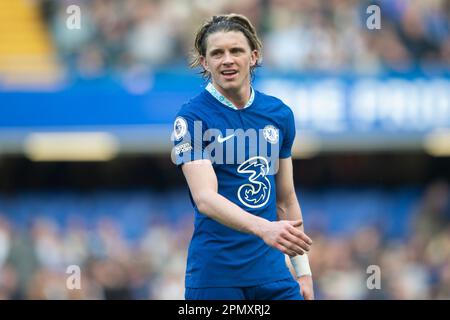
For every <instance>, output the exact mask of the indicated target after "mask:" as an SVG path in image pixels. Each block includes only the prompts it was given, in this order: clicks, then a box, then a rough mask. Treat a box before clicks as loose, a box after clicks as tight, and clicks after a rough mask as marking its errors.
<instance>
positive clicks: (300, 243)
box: [281, 233, 310, 252]
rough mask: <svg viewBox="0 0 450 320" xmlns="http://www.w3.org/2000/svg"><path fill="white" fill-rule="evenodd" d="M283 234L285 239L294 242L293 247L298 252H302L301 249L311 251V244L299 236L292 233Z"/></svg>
mask: <svg viewBox="0 0 450 320" xmlns="http://www.w3.org/2000/svg"><path fill="white" fill-rule="evenodd" d="M281 236H282V237H283V238H284V239H286V240H288V241H289V242H290V243H291V244H292V248H291V249H293V250H295V251H296V252H297V251H298V252H300V251H306V252H309V249H310V246H309V245H308V244H307V243H306V242H304V241H303V240H301V239H300V238H298V237H296V236H294V235H293V234H290V233H283V234H282V235H281Z"/></svg>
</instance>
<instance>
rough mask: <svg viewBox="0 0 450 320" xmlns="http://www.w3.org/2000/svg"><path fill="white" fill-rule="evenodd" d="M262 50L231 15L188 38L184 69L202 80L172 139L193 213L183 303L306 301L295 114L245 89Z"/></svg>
mask: <svg viewBox="0 0 450 320" xmlns="http://www.w3.org/2000/svg"><path fill="white" fill-rule="evenodd" d="M261 48H262V45H261V42H260V40H259V39H258V36H257V34H256V32H255V29H254V27H253V26H252V24H251V23H250V21H249V20H248V19H247V18H246V17H244V16H242V15H237V14H228V15H219V16H214V17H212V18H211V19H209V20H208V21H207V22H205V24H204V25H203V26H202V27H201V28H200V29H199V31H198V33H197V35H196V38H195V56H194V59H193V61H192V63H191V67H197V66H199V67H201V68H202V73H203V75H204V76H205V77H206V78H207V79H208V80H210V82H209V83H208V85H207V86H206V88H205V90H203V91H202V92H201V93H200V94H199V95H198V96H196V97H195V98H193V99H191V100H190V101H189V102H188V103H186V104H185V105H183V106H182V107H181V109H180V111H179V112H178V114H177V117H176V119H175V123H174V132H173V135H172V139H173V141H174V145H175V146H174V148H173V153H172V156H173V160H174V162H175V163H176V164H177V165H179V166H181V168H182V171H183V174H184V176H185V178H186V181H187V183H188V186H189V191H190V195H191V200H192V204H193V206H194V210H195V228H194V233H193V236H192V239H191V242H190V245H189V250H188V261H187V268H186V278H185V286H186V290H185V298H186V299H188V300H191V299H192V300H193V299H195V300H215V299H224V300H241V299H252V300H255V299H264V300H302V299H314V293H313V283H312V275H311V270H310V267H309V262H308V256H307V252H308V251H309V250H310V246H311V244H312V240H311V239H310V238H309V237H308V236H307V235H306V234H305V233H304V229H303V222H302V214H301V210H300V205H299V203H298V200H297V197H296V193H295V189H294V183H293V174H292V159H291V149H292V145H293V141H294V138H295V124H294V116H293V113H292V111H291V109H290V108H289V107H288V106H286V105H285V104H283V102H281V101H280V100H279V99H277V98H275V97H271V96H268V95H265V94H263V93H261V92H258V91H256V90H255V89H254V88H253V87H252V86H251V80H252V75H253V71H254V69H255V68H256V67H257V66H258V65H259V62H260V59H261ZM285 254H286V255H288V256H289V257H290V259H285V257H286V256H285ZM289 261H290V262H289ZM289 263H292V266H293V269H294V270H295V274H294V277H295V279H294V277H293V276H292V274H291V273H290V272H289V267H288V264H289Z"/></svg>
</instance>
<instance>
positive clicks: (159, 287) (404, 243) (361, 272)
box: [0, 182, 450, 299]
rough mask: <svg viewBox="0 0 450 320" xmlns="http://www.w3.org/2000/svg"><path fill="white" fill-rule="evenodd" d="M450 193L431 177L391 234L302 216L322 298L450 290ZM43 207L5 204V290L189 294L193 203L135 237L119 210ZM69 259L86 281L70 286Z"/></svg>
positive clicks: (20, 293) (11, 295)
mask: <svg viewBox="0 0 450 320" xmlns="http://www.w3.org/2000/svg"><path fill="white" fill-rule="evenodd" d="M449 199H450V190H449V185H448V184H447V183H445V182H436V183H433V184H431V185H430V186H429V187H428V188H427V189H426V190H425V191H424V192H423V195H422V196H421V197H420V199H418V200H417V203H416V205H415V209H414V210H413V211H414V212H411V217H412V219H410V220H411V221H410V222H411V226H410V232H409V234H408V236H407V237H406V238H387V237H386V236H385V235H384V234H383V230H382V228H379V227H375V226H371V225H367V226H366V227H364V228H360V229H357V230H354V231H353V232H352V233H347V234H345V235H344V236H335V235H331V234H327V233H326V232H324V231H323V230H322V231H321V230H320V229H319V228H314V227H308V221H305V223H306V228H307V230H308V234H309V235H310V236H311V237H312V238H313V239H314V246H313V249H312V251H311V253H310V261H311V264H312V270H313V274H314V279H315V293H316V298H317V299H450V200H449ZM168 203H170V202H168ZM91 206H96V204H95V202H93V203H92V204H91ZM169 206H170V205H169ZM29 209H30V210H33V208H29ZM44 214H45V213H44V212H40V215H37V214H35V215H34V219H32V220H30V222H29V223H27V224H26V225H25V226H17V225H16V224H15V223H14V221H13V220H14V219H13V217H11V216H10V215H8V214H7V212H3V213H2V214H0V299H183V297H184V272H185V263H186V251H187V246H188V242H189V240H190V237H191V235H192V227H193V216H192V212H191V210H188V211H186V212H184V213H182V214H181V215H179V217H178V218H177V219H176V220H172V219H167V218H166V219H164V218H162V217H163V216H164V214H165V212H157V213H156V214H155V213H152V214H149V217H150V216H152V217H153V218H151V219H148V221H146V222H144V221H139V222H138V223H140V224H146V223H147V222H148V224H146V225H145V230H144V232H142V233H141V234H140V235H139V236H138V237H131V238H130V237H129V236H127V235H126V234H125V233H124V230H123V224H121V222H120V221H119V219H118V218H117V217H116V216H114V215H105V216H103V217H101V218H99V219H97V220H96V223H95V224H93V225H92V224H89V223H87V222H86V221H84V220H83V217H85V216H86V215H83V214H80V213H79V214H78V215H74V216H72V217H71V218H69V219H67V221H66V222H65V223H63V224H61V223H60V222H59V221H58V217H53V218H51V217H50V216H48V215H47V216H46V215H44ZM403 223H408V222H407V221H403ZM72 265H75V266H78V267H79V268H80V271H81V273H80V276H81V277H80V285H81V288H79V289H73V290H70V289H69V288H71V286H73V285H76V283H77V282H76V281H75V280H74V278H73V276H74V274H73V271H71V269H70V268H68V267H69V266H72ZM375 273H377V274H375ZM377 275H379V276H380V278H379V279H377V278H376V276H377ZM72 288H73V287H72ZM369 288H372V290H370V289H369Z"/></svg>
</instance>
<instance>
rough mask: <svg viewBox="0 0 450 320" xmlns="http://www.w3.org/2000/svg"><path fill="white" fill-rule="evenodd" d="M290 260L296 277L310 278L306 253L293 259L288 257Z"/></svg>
mask: <svg viewBox="0 0 450 320" xmlns="http://www.w3.org/2000/svg"><path fill="white" fill-rule="evenodd" d="M290 259H291V263H292V266H293V267H294V270H295V274H296V275H297V277H301V276H306V275H308V276H312V273H311V267H310V266H309V259H308V255H307V254H306V253H304V254H302V255H296V256H295V257H290Z"/></svg>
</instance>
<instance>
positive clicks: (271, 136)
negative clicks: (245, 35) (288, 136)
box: [263, 124, 279, 144]
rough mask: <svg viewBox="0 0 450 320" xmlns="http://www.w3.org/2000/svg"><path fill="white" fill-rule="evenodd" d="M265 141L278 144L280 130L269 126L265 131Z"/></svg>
mask: <svg viewBox="0 0 450 320" xmlns="http://www.w3.org/2000/svg"><path fill="white" fill-rule="evenodd" d="M263 135H264V139H266V141H267V142H269V143H271V144H275V143H278V139H279V135H278V129H277V128H275V127H274V126H272V125H270V124H269V125H267V126H265V127H264V129H263Z"/></svg>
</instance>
